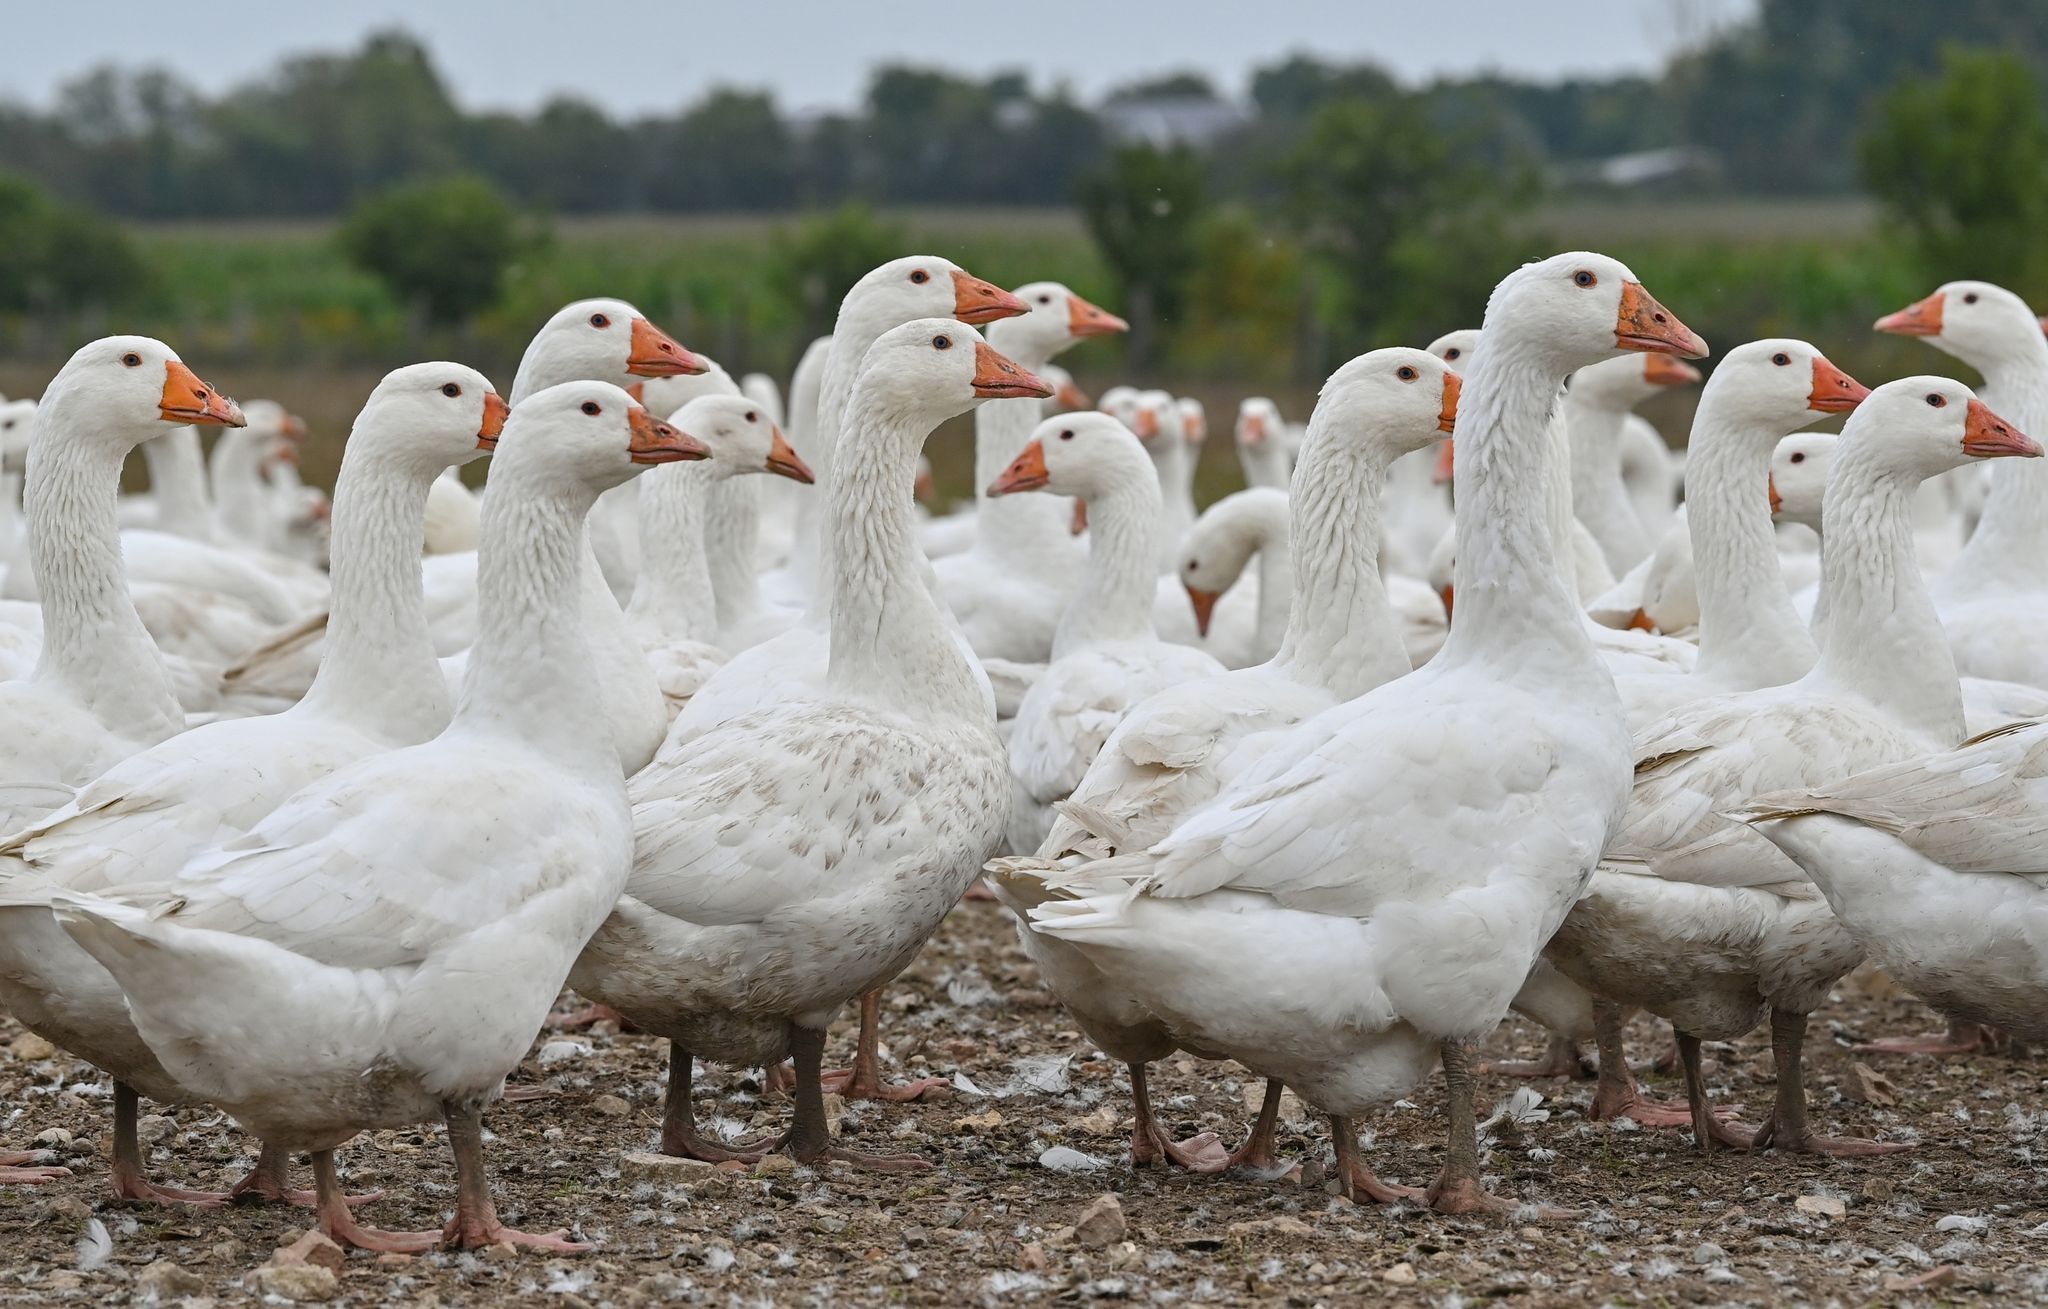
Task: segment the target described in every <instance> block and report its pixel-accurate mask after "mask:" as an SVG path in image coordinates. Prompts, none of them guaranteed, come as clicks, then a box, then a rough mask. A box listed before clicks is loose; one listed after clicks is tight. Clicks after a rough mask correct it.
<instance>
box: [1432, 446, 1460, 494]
mask: <svg viewBox="0 0 2048 1309" xmlns="http://www.w3.org/2000/svg"><path fill="white" fill-rule="evenodd" d="M1457 452H1458V443H1457V442H1456V441H1446V442H1444V443H1443V444H1442V445H1440V446H1438V447H1437V452H1436V472H1435V473H1434V474H1432V475H1431V477H1430V479H1429V480H1430V481H1431V482H1432V483H1434V484H1435V485H1437V486H1442V485H1443V484H1444V483H1445V482H1448V481H1450V480H1451V479H1452V478H1453V477H1455V476H1456V475H1457Z"/></svg>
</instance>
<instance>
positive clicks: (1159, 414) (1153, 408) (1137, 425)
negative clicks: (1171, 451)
mask: <svg viewBox="0 0 2048 1309" xmlns="http://www.w3.org/2000/svg"><path fill="white" fill-rule="evenodd" d="M1127 426H1128V427H1129V429H1130V431H1131V433H1132V434H1133V435H1134V436H1136V437H1137V438H1138V439H1139V440H1140V441H1143V442H1144V443H1145V448H1146V449H1148V450H1151V451H1154V452H1155V453H1159V452H1163V451H1164V450H1166V449H1167V448H1168V445H1169V444H1178V442H1173V443H1169V442H1166V441H1162V440H1161V439H1160V438H1161V437H1163V436H1173V437H1178V436H1179V435H1180V434H1181V424H1180V412H1179V410H1178V409H1176V408H1175V406H1174V403H1173V396H1172V395H1170V394H1168V393H1167V392H1165V391H1159V390H1152V391H1140V392H1138V394H1137V396H1136V397H1135V398H1134V400H1133V402H1132V405H1131V420H1130V422H1129V423H1128V424H1127Z"/></svg>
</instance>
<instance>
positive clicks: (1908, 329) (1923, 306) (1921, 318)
mask: <svg viewBox="0 0 2048 1309" xmlns="http://www.w3.org/2000/svg"><path fill="white" fill-rule="evenodd" d="M1947 300H1948V296H1947V295H1946V294H1945V293H1943V292H1940V291H1936V292H1935V293H1934V294H1933V295H1930V296H1928V297H1927V298H1926V299H1925V300H1916V301H1914V302H1913V303H1912V304H1909V305H1907V306H1906V307H1905V308H1904V309H1901V310H1899V311H1898V312H1897V313H1893V314H1886V315H1885V316H1884V317H1882V318H1880V319H1878V320H1877V323H1876V324H1875V326H1876V328H1877V330H1878V331H1880V332H1890V333H1891V334H1892V335H1894V336H1940V335H1941V310H1942V306H1943V304H1944V303H1946V301H1947Z"/></svg>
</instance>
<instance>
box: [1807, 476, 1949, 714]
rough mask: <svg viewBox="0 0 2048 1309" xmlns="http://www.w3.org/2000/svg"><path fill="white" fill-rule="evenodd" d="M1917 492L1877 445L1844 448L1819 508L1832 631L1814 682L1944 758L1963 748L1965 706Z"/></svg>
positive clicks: (1829, 629)
mask: <svg viewBox="0 0 2048 1309" xmlns="http://www.w3.org/2000/svg"><path fill="white" fill-rule="evenodd" d="M1916 485H1917V480H1916V479H1909V478H1905V477H1901V476H1899V475H1898V474H1896V473H1890V472H1887V471H1885V469H1884V468H1883V467H1882V466H1881V463H1880V456H1879V455H1878V454H1877V453H1876V452H1874V451H1873V450H1871V449H1870V443H1869V442H1859V441H1854V440H1844V441H1843V442H1842V444H1841V446H1840V447H1839V449H1838V452H1837V453H1836V455H1835V466H1834V469H1833V470H1832V471H1831V472H1830V473H1829V474H1828V487H1827V495H1826V497H1825V499H1824V500H1823V501H1822V507H1821V521H1822V523H1823V524H1825V527H1826V532H1825V539H1826V541H1827V550H1826V552H1825V553H1824V554H1823V555H1822V557H1821V586H1822V589H1823V591H1824V592H1825V593H1826V595H1827V598H1828V618H1827V630H1826V632H1825V633H1824V634H1823V637H1822V640H1821V651H1820V662H1819V664H1817V665H1816V666H1815V668H1814V670H1813V672H1812V674H1810V676H1809V680H1810V681H1818V682H1822V683H1825V684H1828V685H1831V686H1834V687H1838V688H1841V689H1845V690H1848V691H1850V692H1853V693H1854V694H1856V695H1859V696H1861V697H1863V698H1864V699H1865V700H1868V701H1869V702H1870V703H1871V704H1873V705H1875V706H1878V707H1879V708H1880V709H1881V710H1882V711H1883V712H1884V714H1885V715H1886V717H1888V718H1891V719H1893V720H1895V721H1897V722H1899V723H1901V724H1902V725H1904V726H1906V727H1908V728H1910V729H1912V730H1914V731H1917V732H1920V733H1923V734H1925V735H1926V736H1928V737H1929V738H1931V739H1933V740H1935V741H1937V742H1939V743H1940V745H1939V747H1938V748H1940V749H1944V750H1945V749H1948V748H1950V747H1952V746H1954V745H1955V744H1957V743H1958V742H1960V741H1961V740H1962V739H1963V702H1962V693H1961V691H1960V690H1959V688H1958V686H1957V683H1956V665H1955V660H1954V658H1953V657H1952V656H1951V655H1950V654H1949V647H1948V637H1947V635H1946V633H1944V632H1943V631H1942V627H1941V620H1940V619H1939V618H1937V617H1936V616H1935V612H1934V601H1933V600H1932V599H1931V598H1930V597H1929V595H1928V593H1927V586H1926V583H1924V582H1923V581H1922V580H1921V577H1920V564H1919V561H1918V560H1917V559H1916V558H1915V557H1914V554H1913V528H1912V518H1911V515H1912V499H1913V490H1914V487H1915V486H1916Z"/></svg>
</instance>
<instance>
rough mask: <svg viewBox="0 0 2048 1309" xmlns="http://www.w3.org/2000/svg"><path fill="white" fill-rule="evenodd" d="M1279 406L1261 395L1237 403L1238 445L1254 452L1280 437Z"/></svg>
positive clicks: (1236, 432) (1236, 433) (1247, 397)
mask: <svg viewBox="0 0 2048 1309" xmlns="http://www.w3.org/2000/svg"><path fill="white" fill-rule="evenodd" d="M1280 427H1281V420H1280V406H1279V405H1276V404H1274V403H1273V402H1272V401H1271V400H1269V399H1267V398H1266V397H1265V396H1262V395H1251V396H1246V397H1245V398H1244V399H1242V400H1240V401H1238V402H1237V428H1236V431H1235V435H1236V437H1237V443H1238V445H1240V446H1242V447H1244V448H1245V449H1248V450H1256V449H1258V448H1259V447H1260V446H1262V445H1264V444H1266V442H1268V441H1272V440H1275V439H1277V438H1278V437H1279V435H1280Z"/></svg>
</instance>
